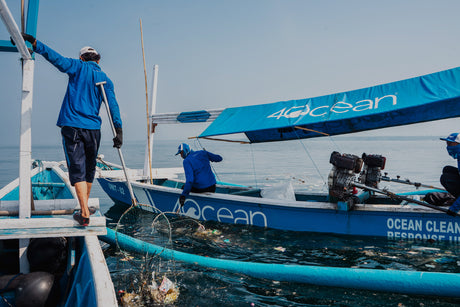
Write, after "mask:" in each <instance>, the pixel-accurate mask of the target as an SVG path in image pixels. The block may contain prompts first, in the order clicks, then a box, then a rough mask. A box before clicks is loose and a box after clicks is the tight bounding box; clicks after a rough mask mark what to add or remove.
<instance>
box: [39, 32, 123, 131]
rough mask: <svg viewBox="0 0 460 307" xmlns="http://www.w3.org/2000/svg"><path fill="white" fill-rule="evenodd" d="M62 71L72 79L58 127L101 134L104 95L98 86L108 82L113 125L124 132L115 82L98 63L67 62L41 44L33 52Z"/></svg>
mask: <svg viewBox="0 0 460 307" xmlns="http://www.w3.org/2000/svg"><path fill="white" fill-rule="evenodd" d="M34 50H35V51H36V52H37V53H38V54H41V55H42V56H43V57H44V58H45V59H46V60H48V62H50V63H51V64H53V65H54V66H55V67H56V68H57V69H59V71H61V72H63V73H66V74H67V75H69V84H68V85H67V91H66V93H65V96H64V100H63V102H62V105H61V111H60V112H59V117H58V120H57V126H59V127H64V126H69V127H75V128H84V129H89V130H98V129H100V128H101V123H102V120H101V117H100V116H99V110H100V108H101V103H102V93H101V91H100V89H99V88H98V87H96V83H98V82H102V81H106V82H107V83H106V84H104V89H105V92H106V95H107V100H108V103H109V109H110V113H111V115H112V120H113V124H114V126H115V127H116V128H121V118H120V110H119V108H118V103H117V100H116V98H115V92H114V88H113V83H112V81H111V80H110V79H109V78H108V77H107V75H106V74H105V73H104V72H103V71H102V70H101V68H100V67H99V65H98V64H97V63H96V62H92V61H88V62H85V61H82V60H77V59H71V58H66V57H63V56H62V55H60V54H59V53H57V52H56V51H54V50H53V49H51V48H49V47H48V46H46V45H45V44H43V43H42V42H40V41H39V40H37V46H36V47H35V49H34Z"/></svg>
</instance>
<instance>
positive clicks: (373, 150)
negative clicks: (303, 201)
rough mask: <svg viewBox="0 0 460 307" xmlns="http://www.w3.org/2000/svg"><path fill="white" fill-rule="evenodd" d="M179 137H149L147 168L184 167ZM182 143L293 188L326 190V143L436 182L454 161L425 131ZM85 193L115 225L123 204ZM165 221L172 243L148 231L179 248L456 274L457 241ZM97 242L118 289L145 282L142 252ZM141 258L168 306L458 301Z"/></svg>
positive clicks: (55, 156)
mask: <svg viewBox="0 0 460 307" xmlns="http://www.w3.org/2000/svg"><path fill="white" fill-rule="evenodd" d="M180 142H181V141H155V145H154V157H153V166H154V167H181V165H182V159H181V158H180V157H178V156H175V155H174V154H175V153H176V151H177V146H178V144H179V143H180ZM188 143H189V144H190V145H191V146H192V148H194V149H199V148H203V147H204V148H205V149H206V150H208V151H211V152H214V153H218V154H220V155H222V156H223V158H224V160H223V161H222V162H221V163H215V164H213V167H214V170H215V172H216V175H217V178H218V179H219V180H220V181H226V182H234V183H239V184H244V185H249V186H254V187H255V186H257V187H263V186H276V185H277V184H281V183H286V182H291V183H292V184H293V186H294V188H295V189H299V190H305V191H316V192H319V191H326V186H327V185H326V182H327V176H328V173H329V171H330V168H331V165H330V164H329V157H330V154H331V152H332V151H339V152H341V153H349V154H356V155H359V156H360V155H361V154H362V153H363V152H365V153H367V154H381V155H383V156H385V157H386V158H387V161H386V166H385V170H384V172H387V173H388V176H390V177H392V178H397V176H399V178H401V179H409V180H411V181H414V182H421V183H424V184H428V185H434V186H439V175H440V171H441V169H442V167H443V166H444V165H455V161H454V160H453V159H451V158H450V157H449V156H448V155H447V153H446V150H445V147H444V143H443V142H441V141H439V138H437V137H428V136H422V137H403V136H395V137H368V136H342V137H335V138H333V139H330V138H318V139H311V140H304V141H288V142H281V143H267V144H253V145H241V144H233V143H225V142H213V141H200V142H196V141H188ZM122 150H123V154H124V157H125V160H126V164H127V166H128V167H130V168H141V167H142V166H143V163H144V152H145V148H144V145H143V143H142V142H131V143H130V142H129V141H128V142H127V143H126V144H125V145H124V146H123V147H122ZM100 153H102V154H104V156H105V159H106V160H108V161H113V162H118V155H117V152H116V151H115V150H114V149H113V148H111V146H110V144H104V143H103V145H102V146H101V150H100ZM32 156H33V158H35V159H41V160H63V159H64V156H63V153H62V149H61V147H60V146H33V154H32ZM0 165H1V166H2V172H1V175H0V186H4V185H6V184H7V183H9V182H10V181H12V180H13V179H15V178H16V177H17V176H18V148H17V147H15V146H9V147H8V146H2V147H1V148H0ZM380 187H386V188H388V189H389V190H391V191H395V192H400V191H406V190H413V187H411V186H408V185H403V184H396V183H387V182H382V183H381V185H380ZM91 197H98V198H99V199H100V204H101V209H102V211H103V212H104V213H105V215H106V217H107V220H108V226H109V227H114V228H115V227H116V226H117V222H118V219H119V218H120V216H122V214H123V213H124V212H125V210H126V208H125V207H123V206H118V205H114V204H113V203H112V201H111V200H110V199H109V198H108V197H107V195H106V194H105V193H104V192H103V191H102V189H101V188H100V187H99V186H98V184H97V183H95V184H94V186H93V191H92V195H91ZM126 216H127V215H124V217H126ZM154 220H155V216H153V215H149V214H142V217H141V218H139V219H138V220H137V221H136V222H137V223H139V227H136V230H135V232H136V233H141V232H142V230H141V229H149V227H152V221H154ZM169 222H170V224H171V228H172V231H171V241H170V242H169V241H168V240H169V238H165V235H164V233H163V234H162V233H161V232H158V231H157V232H156V233H154V235H151V236H150V237H147V238H145V239H146V240H148V241H150V242H153V243H156V244H159V245H161V244H163V245H165V246H167V247H172V248H175V249H177V250H180V251H185V252H189V253H196V254H199V255H204V256H209V257H216V258H225V259H235V260H241V261H254V262H265V263H286V264H305V265H318V266H333V267H357V268H368V269H375V268H377V269H391V270H417V271H436V272H453V273H460V246H458V245H453V244H449V243H438V242H428V241H391V240H386V239H378V238H372V237H347V236H338V235H328V234H314V233H307V234H306V233H298V232H291V231H280V230H271V229H262V228H258V227H250V226H242V225H227V224H219V223H215V222H206V223H204V226H205V227H206V228H207V229H208V230H212V232H209V233H207V235H204V236H203V235H199V234H197V233H196V226H197V225H196V223H195V222H193V221H184V220H181V219H178V220H174V219H172V220H171V221H169ZM104 248H105V255H106V259H107V263H108V264H109V269H110V271H111V274H112V278H113V281H114V284H115V287H116V290H117V291H119V290H126V291H130V290H132V288H135V287H136V285H137V284H138V282H139V281H141V280H142V278H141V273H142V268H143V267H145V261H144V262H143V260H142V258H141V257H140V256H139V255H126V253H124V252H123V251H120V250H118V249H117V247H116V246H114V247H108V246H106V245H104ZM144 256H146V255H144ZM147 256H148V255H147ZM130 257H134V258H133V259H132V258H130ZM148 258H149V259H150V260H151V263H152V265H153V266H155V267H156V268H157V274H158V273H160V275H161V274H167V275H168V276H169V278H170V279H171V280H173V281H174V282H175V283H176V284H177V285H178V286H179V291H180V295H179V298H178V300H177V301H176V302H175V304H174V305H175V306H216V305H220V306H458V305H460V300H458V299H452V298H442V297H433V296H419V295H403V294H397V293H387V292H376V291H365V290H356V289H347V288H335V287H322V286H314V285H307V284H299V283H290V282H277V281H272V280H266V279H257V278H252V277H248V276H246V275H243V274H238V273H231V272H225V271H219V270H213V269H206V268H201V267H198V266H193V265H187V264H183V263H180V262H174V261H169V262H167V261H162V260H160V259H159V258H156V257H151V258H150V257H148Z"/></svg>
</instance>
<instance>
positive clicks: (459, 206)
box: [449, 145, 460, 213]
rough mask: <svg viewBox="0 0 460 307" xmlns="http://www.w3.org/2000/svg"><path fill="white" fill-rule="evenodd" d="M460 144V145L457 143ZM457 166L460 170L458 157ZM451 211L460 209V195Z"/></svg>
mask: <svg viewBox="0 0 460 307" xmlns="http://www.w3.org/2000/svg"><path fill="white" fill-rule="evenodd" d="M457 146H460V145H457ZM457 167H458V170H459V172H460V159H457ZM449 210H450V211H453V212H455V213H457V212H458V211H459V210H460V197H458V198H457V199H456V200H455V202H454V203H453V204H452V205H451V206H450V208H449Z"/></svg>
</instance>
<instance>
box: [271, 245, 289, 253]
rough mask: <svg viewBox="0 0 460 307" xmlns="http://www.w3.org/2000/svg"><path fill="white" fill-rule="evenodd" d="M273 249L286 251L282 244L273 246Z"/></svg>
mask: <svg viewBox="0 0 460 307" xmlns="http://www.w3.org/2000/svg"><path fill="white" fill-rule="evenodd" d="M274 249H275V250H277V251H279V252H283V253H284V252H285V251H286V248H284V247H282V246H278V247H275V248H274Z"/></svg>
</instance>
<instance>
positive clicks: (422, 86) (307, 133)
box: [199, 67, 460, 143]
mask: <svg viewBox="0 0 460 307" xmlns="http://www.w3.org/2000/svg"><path fill="white" fill-rule="evenodd" d="M457 116H460V67H457V68H453V69H449V70H445V71H441V72H437V73H433V74H429V75H424V76H420V77H415V78H411V79H406V80H402V81H397V82H392V83H387V84H382V85H377V86H373V87H369V88H363V89H359V90H354V91H349V92H343V93H337V94H332V95H326V96H320V97H314V98H306V99H299V100H289V101H281V102H275V103H270V104H262V105H254V106H245V107H236V108H228V109H225V110H224V111H223V112H222V113H221V114H220V115H219V116H218V117H217V118H216V120H215V121H214V122H213V123H212V124H211V125H210V126H209V127H208V128H207V129H206V130H205V131H204V132H203V133H202V134H201V135H199V137H211V136H216V135H224V134H234V133H245V134H246V136H247V138H248V139H249V140H250V141H251V142H252V143H259V142H270V141H284V140H292V139H299V138H300V139H302V138H312V137H319V136H323V135H338V134H345V133H353V132H358V131H364V130H371V129H378V128H384V127H393V126H401V125H407V124H413V123H420V122H426V121H433V120H438V119H445V118H451V117H457Z"/></svg>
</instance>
